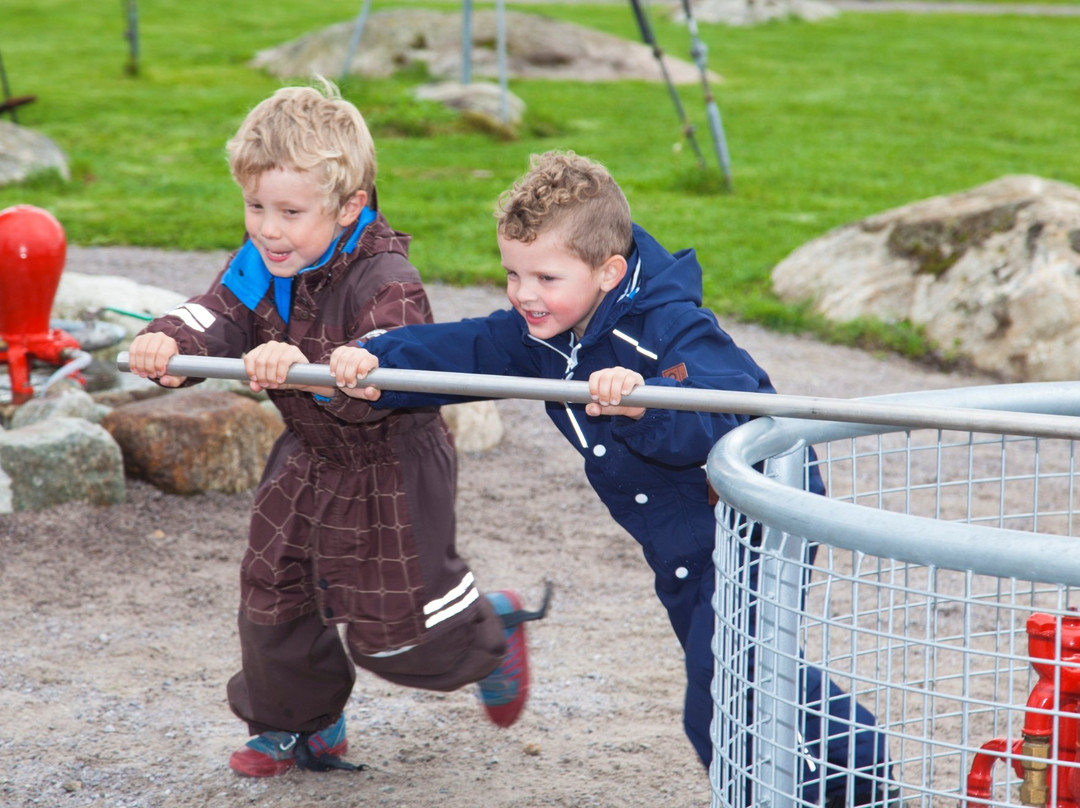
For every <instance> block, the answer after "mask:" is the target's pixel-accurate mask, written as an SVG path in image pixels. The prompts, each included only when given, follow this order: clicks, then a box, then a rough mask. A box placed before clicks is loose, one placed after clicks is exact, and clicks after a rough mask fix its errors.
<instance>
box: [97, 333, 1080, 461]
mask: <svg viewBox="0 0 1080 808" xmlns="http://www.w3.org/2000/svg"><path fill="white" fill-rule="evenodd" d="M116 365H117V367H118V368H119V369H120V370H121V371H129V370H130V369H131V368H130V366H129V364H128V353H127V352H126V351H124V352H123V353H121V354H119V356H117V358H116ZM168 372H169V374H170V375H173V376H191V377H195V378H215V379H237V380H240V381H248V376H247V374H246V373H245V372H244V361H243V360H242V359H232V358H225V357H213V356H174V357H173V358H172V359H170V360H169V364H168ZM285 382H286V384H301V385H309V386H321V387H335V386H336V384H335V382H334V378H333V376H331V375H330V368H329V366H328V365H318V364H307V365H293V367H292V369H291V370H290V371H289V373H288V375H287V376H286V378H285ZM364 386H365V387H376V388H379V389H381V390H399V391H402V392H409V393H430V394H433V395H442V396H447V395H449V396H464V397H466V398H480V399H484V398H522V399H532V400H539V401H564V402H567V403H572V404H588V403H590V402H592V397H591V396H590V395H589V383H588V382H585V381H573V380H569V381H567V380H563V379H534V378H523V377H517V376H494V375H485V374H480V373H448V372H446V371H437V370H402V369H398V368H378V369H376V370H373V371H372V372H371V373H370V374H368V376H367V377H366V378H365V379H364ZM622 403H623V405H625V406H628V407H647V408H653V409H665V410H690V411H695V412H725V413H732V414H736V415H755V416H774V417H786V418H806V419H811V420H815V421H842V422H846V423H856V424H887V425H889V426H900V427H909V428H918V429H954V430H960V431H963V432H987V433H990V434H995V435H1026V436H1031V437H1041V438H1066V439H1070V440H1078V439H1080V417H1076V416H1072V415H1044V414H1041V413H1028V412H1008V411H1001V410H993V409H964V408H958V407H932V406H923V405H918V404H891V403H884V402H875V401H867V400H860V399H840V398H819V397H815V396H787V395H779V394H775V393H746V392H740V391H732V390H704V389H699V388H692V387H660V386H653V385H646V386H644V387H639V388H637V389H636V390H634V391H633V392H632V393H630V394H629V395H627V396H625V397H623V400H622Z"/></svg>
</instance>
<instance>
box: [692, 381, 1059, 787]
mask: <svg viewBox="0 0 1080 808" xmlns="http://www.w3.org/2000/svg"><path fill="white" fill-rule="evenodd" d="M866 401H868V402H874V403H888V404H892V405H898V406H909V405H919V406H928V407H941V408H943V409H946V410H949V411H957V410H960V409H969V408H975V409H978V408H982V407H995V408H1001V409H1006V410H1010V411H1025V412H1029V413H1048V414H1058V415H1071V414H1075V413H1077V412H1080V384H1076V383H1050V384H1034V385H1000V386H993V387H980V388H965V389H957V390H948V391H935V392H925V393H911V394H904V395H896V396H885V397H880V398H875V399H867V400H866ZM811 445H813V446H814V447H815V450H816V452H817V459H812V458H811V457H810V456H809V455H808V453H807V447H808V446H811ZM1075 448H1076V447H1075V444H1074V442H1073V441H1072V440H1068V439H1056V438H1034V437H1026V436H1012V437H1009V436H1002V435H989V434H986V433H983V432H981V431H980V430H979V429H978V428H976V427H974V426H969V427H967V429H960V430H956V429H954V428H953V427H950V428H949V429H944V428H939V429H933V428H930V429H926V428H920V429H897V428H896V427H892V426H882V425H872V424H865V425H857V424H850V423H837V422H818V421H811V420H792V419H759V420H755V421H752V422H750V423H748V424H746V425H744V426H742V427H740V428H738V429H736V430H734V431H733V432H731V433H730V434H729V435H728V436H726V437H725V438H724V439H723V440H721V441H720V442H719V443H718V444H717V445H716V446H715V447H714V448H713V450H712V453H711V454H710V457H709V462H708V467H707V470H708V474H709V479H710V482H711V484H712V486H713V488H714V489H715V490H716V491H717V492H718V493H719V495H720V497H721V504H720V505H719V506H718V507H717V548H716V553H715V561H716V568H717V593H716V598H715V601H714V603H715V607H716V612H717V629H716V636H715V638H714V656H715V659H716V678H715V681H714V720H713V744H714V761H713V766H712V769H711V771H710V779H711V782H712V789H713V806H714V808H716V807H717V806H740V808H741V806H745V805H754V806H762V808H764V806H769V808H783V807H784V806H800V808H802V807H803V806H808V805H824V804H826V803H825V794H824V791H825V790H826V789H822V788H811V789H808V788H807V785H808V783H810V784H815V785H816V786H828V785H829V784H830V783H831V784H832V786H833V789H832V790H834V791H837V792H843V791H844V790H846V791H847V793H848V794H851V793H853V792H854V791H855V789H856V786H858V785H860V784H861V785H866V783H867V781H868V780H869V781H872V783H871V784H872V785H873V789H872V795H871V796H870V797H869V800H870V803H869V804H872V805H878V806H883V805H889V806H890V808H893V806H898V805H899V803H900V802H903V803H904V804H905V805H916V804H919V805H943V806H949V808H956V806H957V805H958V804H959V805H1017V804H1043V805H1067V804H1068V805H1071V804H1072V801H1074V800H1077V799H1080V793H1076V794H1074V793H1073V792H1074V791H1076V792H1080V770H1078V768H1077V762H1076V761H1077V760H1078V759H1080V753H1078V752H1077V750H1076V746H1077V743H1076V736H1077V729H1078V727H1080V721H1078V718H1077V716H1078V714H1080V694H1076V696H1075V698H1074V694H1073V693H1072V692H1070V689H1074V690H1075V689H1080V687H1078V686H1075V684H1074V683H1073V675H1074V673H1075V674H1077V675H1078V677H1080V650H1078V649H1080V619H1078V617H1077V616H1076V615H1074V613H1073V608H1074V605H1075V604H1074V603H1073V602H1072V601H1074V600H1075V595H1074V589H1075V588H1076V587H1077V586H1080V543H1078V542H1077V540H1076V539H1075V538H1073V536H1074V535H1075V533H1076V532H1077V529H1078V519H1077V517H1076V516H1075V515H1074V510H1075V507H1076V502H1077V493H1078V490H1077V484H1078V481H1077V478H1076V456H1075ZM814 466H816V468H817V469H818V471H819V472H820V473H821V474H822V477H823V479H824V481H825V483H826V486H827V488H828V491H829V493H828V495H827V496H825V497H822V496H818V495H815V494H812V493H808V492H806V491H804V490H803V481H804V480H805V479H806V475H807V474H808V473H809V469H810V468H811V467H814ZM762 468H763V471H761V470H759V469H762ZM814 549H816V556H817V557H816V563H811V562H810V560H809V558H808V556H809V554H810V552H811V551H812V550H814ZM1044 618H1045V619H1044ZM1033 625H1035V626H1039V627H1040V628H1039V631H1035V630H1034V629H1033V628H1032V626H1033ZM1047 625H1048V626H1050V629H1045V627H1046V626H1047ZM1044 630H1048V631H1049V634H1050V639H1049V640H1047V639H1045V637H1044V635H1043V633H1040V632H1042V631H1044ZM1033 632H1034V633H1033ZM1074 642H1075V644H1076V648H1074V647H1072V646H1073V643H1074ZM1036 647H1037V650H1033V649H1036ZM1047 648H1049V649H1050V650H1049V652H1048V651H1047ZM1047 655H1049V659H1047ZM1033 663H1034V664H1033ZM1040 666H1041V668H1042V673H1041V674H1040V673H1039V671H1037V670H1036V668H1038V667H1040ZM811 669H816V670H817V671H820V672H822V674H823V675H824V677H825V678H826V680H827V681H831V682H832V683H834V684H836V685H838V686H839V687H841V688H842V689H843V691H844V694H845V695H843V696H841V697H838V698H840V699H843V700H847V706H848V707H851V706H853V705H854V703H856V702H857V703H859V704H862V705H863V706H865V707H867V708H868V709H869V710H870V711H871V712H872V713H873V714H874V716H875V721H876V727H877V729H876V732H877V733H878V734H879V735H880V737H881V738H882V740H883V742H884V744H885V745H886V746H887V748H888V759H889V769H888V771H887V772H872V773H870V774H867V772H866V771H865V770H862V769H860V768H859V765H858V761H857V757H856V756H855V755H854V754H850V756H849V757H848V758H847V759H841V760H837V759H836V754H835V752H834V754H833V755H832V756H831V757H830V755H829V754H828V753H826V752H825V751H824V750H823V749H822V748H821V747H820V745H815V744H810V743H809V737H808V733H807V732H806V730H807V727H808V726H809V725H808V723H807V722H808V721H811V722H813V721H817V719H819V718H823V717H824V716H823V714H824V713H825V712H827V710H825V709H824V708H823V707H822V704H821V703H814V702H810V703H807V700H806V699H805V698H804V697H803V696H802V695H801V692H802V690H803V688H804V687H805V685H806V682H807V681H808V680H807V677H808V671H809V670H811ZM1047 676H1049V677H1050V680H1049V681H1047V678H1046V677H1047ZM748 703H752V706H750V707H748V706H747V704H748ZM1032 728H1034V729H1035V730H1037V732H1035V731H1033V729H1032ZM864 729H865V727H860V726H859V725H858V723H857V722H855V721H851V720H847V721H846V722H845V721H843V720H840V721H834V722H833V723H832V725H831V726H830V727H829V730H830V732H831V733H832V734H833V735H834V736H835V737H833V739H832V740H833V741H834V745H835V746H836V747H837V748H838V749H840V750H841V753H842V752H843V750H844V749H845V747H847V748H848V749H849V750H850V748H852V747H853V743H851V742H853V741H854V740H855V738H856V736H857V735H858V734H859V733H860V732H861V731H863V730H864ZM845 733H846V734H847V736H848V737H847V738H846V739H845V738H844V737H843V736H844V735H845ZM1046 735H1049V740H1047V741H1046V743H1045V744H1044V743H1043V741H1042V740H1040V739H1041V738H1042V736H1046ZM1032 737H1034V738H1035V739H1036V742H1037V743H1036V745H1034V746H1032V745H1030V744H1029V743H1028V741H1030V739H1031V738H1032ZM845 740H846V741H848V743H845ZM1025 744H1027V745H1025ZM1044 755H1045V759H1043V756H1044ZM997 763H1001V765H1000V766H999V765H996V764H997ZM1044 764H1046V765H1044ZM1074 782H1075V783H1076V785H1075V786H1074V785H1073V783H1074ZM838 784H842V786H843V787H839V786H838ZM815 792H816V793H815ZM851 801H852V800H851V797H850V796H849V797H847V798H846V804H851Z"/></svg>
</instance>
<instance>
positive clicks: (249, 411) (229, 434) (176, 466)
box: [102, 389, 284, 494]
mask: <svg viewBox="0 0 1080 808" xmlns="http://www.w3.org/2000/svg"><path fill="white" fill-rule="evenodd" d="M102 426H104V427H105V428H106V429H107V430H108V431H109V432H110V433H111V434H112V436H113V438H114V439H115V440H116V442H117V443H118V444H120V447H121V449H122V450H123V456H124V467H125V469H126V471H127V473H128V474H129V475H130V476H132V477H135V478H137V479H142V480H146V481H148V482H150V483H152V484H153V485H154V486H156V487H157V488H160V489H161V490H163V491H166V492H168V493H170V494H196V493H201V492H204V491H223V492H226V493H236V492H239V491H246V490H248V489H250V488H252V487H254V486H255V484H256V483H257V482H258V481H259V478H260V476H261V475H262V470H263V466H264V465H265V463H266V458H267V456H268V455H269V453H270V449H271V447H272V446H273V444H274V441H275V440H276V439H277V437H278V435H279V434H281V431H282V429H284V423H283V422H282V420H281V417H280V416H279V415H277V414H276V413H274V412H270V411H268V410H266V409H264V408H263V407H262V406H261V405H260V404H259V403H258V402H256V401H254V400H252V399H250V398H247V397H245V396H238V395H234V394H233V393H224V392H217V391H205V390H196V389H184V390H178V391H176V392H174V393H171V394H169V395H166V396H160V397H157V398H151V399H146V400H143V401H137V402H134V403H132V404H127V405H124V406H121V407H117V408H115V409H114V410H113V411H112V412H110V413H109V414H108V415H107V416H106V417H105V419H104V421H102Z"/></svg>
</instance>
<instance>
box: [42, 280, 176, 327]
mask: <svg viewBox="0 0 1080 808" xmlns="http://www.w3.org/2000/svg"><path fill="white" fill-rule="evenodd" d="M185 299H186V298H185V297H184V295H181V294H180V293H179V292H173V291H170V290H169V289H163V288H161V287H158V286H150V285H148V284H144V283H136V282H135V281H132V280H130V279H129V278H124V277H121V276H118V275H85V274H81V273H79V272H70V271H67V270H65V271H64V272H63V273H61V275H60V284H59V285H58V286H57V288H56V296H55V297H54V298H53V307H52V316H53V317H54V318H56V319H59V320H72V321H78V320H82V319H84V317H85V316H86V315H87V314H88V313H89V314H91V315H93V316H94V317H95V318H96V319H98V320H101V321H103V322H108V323H115V324H118V325H120V326H123V328H124V331H125V333H126V334H127V336H128V338H129V339H130V338H131V337H134V336H135V335H136V334H137V333H138V332H139V331H141V330H142V329H143V327H144V326H145V325H146V322H147V320H146V318H147V317H157V316H158V315H159V314H163V313H164V312H166V311H168V310H169V309H171V308H173V307H174V306H176V305H177V304H178V303H183V302H184V300H185Z"/></svg>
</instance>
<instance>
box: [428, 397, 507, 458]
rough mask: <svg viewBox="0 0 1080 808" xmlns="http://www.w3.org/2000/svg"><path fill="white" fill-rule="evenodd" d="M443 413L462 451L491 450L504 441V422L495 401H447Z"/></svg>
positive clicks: (456, 444) (456, 446)
mask: <svg viewBox="0 0 1080 808" xmlns="http://www.w3.org/2000/svg"><path fill="white" fill-rule="evenodd" d="M442 415H443V418H445V419H446V423H447V426H449V427H450V431H451V432H453V433H454V446H455V448H456V449H457V450H458V451H459V452H487V451H490V450H491V449H494V448H495V447H496V446H498V445H499V443H501V442H502V439H503V423H502V418H500V417H499V411H498V410H497V409H496V407H495V402H494V401H467V402H465V403H462V404H447V405H446V406H444V407H443V408H442Z"/></svg>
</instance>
